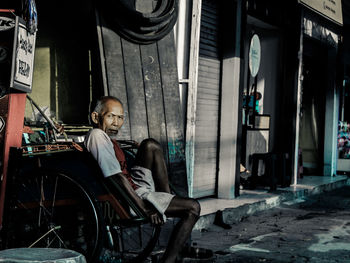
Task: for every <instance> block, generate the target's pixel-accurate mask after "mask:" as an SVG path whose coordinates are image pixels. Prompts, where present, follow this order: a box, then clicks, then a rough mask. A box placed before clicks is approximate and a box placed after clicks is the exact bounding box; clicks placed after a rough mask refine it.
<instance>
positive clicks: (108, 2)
mask: <svg viewBox="0 0 350 263" xmlns="http://www.w3.org/2000/svg"><path fill="white" fill-rule="evenodd" d="M99 9H100V10H101V12H102V14H103V17H104V18H105V20H106V21H107V22H108V24H109V25H110V26H111V27H112V29H115V30H116V31H117V33H118V34H119V35H120V36H122V37H123V38H125V39H127V40H128V41H131V42H133V43H136V44H151V43H154V42H156V41H158V40H160V39H162V38H163V37H165V36H166V35H167V34H168V33H169V32H170V31H171V30H172V29H173V27H174V25H175V23H176V21H177V17H178V0H158V2H157V5H156V7H155V9H154V11H152V12H151V13H142V12H139V11H137V10H136V7H135V1H130V0H104V1H99Z"/></svg>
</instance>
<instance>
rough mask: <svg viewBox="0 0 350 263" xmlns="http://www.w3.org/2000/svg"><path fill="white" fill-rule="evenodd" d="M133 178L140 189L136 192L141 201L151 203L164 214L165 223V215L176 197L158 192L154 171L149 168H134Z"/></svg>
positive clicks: (132, 169)
mask: <svg viewBox="0 0 350 263" xmlns="http://www.w3.org/2000/svg"><path fill="white" fill-rule="evenodd" d="M131 177H132V180H133V181H134V183H135V184H136V185H137V187H138V188H137V189H136V190H135V192H136V194H137V195H138V196H139V197H140V198H141V199H143V200H147V201H148V202H150V203H151V204H152V205H153V206H154V207H155V208H156V209H157V210H158V212H159V213H160V214H162V216H163V220H164V222H165V221H166V216H165V214H164V213H165V211H166V209H167V208H168V206H169V204H170V202H171V200H172V199H173V198H174V196H175V195H173V194H169V193H166V192H156V191H155V186H154V181H153V177H152V171H151V170H149V169H147V168H144V167H141V166H134V167H133V168H131Z"/></svg>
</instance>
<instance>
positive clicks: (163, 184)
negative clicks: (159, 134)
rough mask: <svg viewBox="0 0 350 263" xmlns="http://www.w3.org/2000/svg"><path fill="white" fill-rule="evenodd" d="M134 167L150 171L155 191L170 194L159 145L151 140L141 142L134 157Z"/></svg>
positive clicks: (165, 168)
mask: <svg viewBox="0 0 350 263" xmlns="http://www.w3.org/2000/svg"><path fill="white" fill-rule="evenodd" d="M135 165H138V166H141V167H145V168H147V169H149V170H151V171H152V176H153V180H154V185H155V187H156V191H158V192H166V193H170V188H169V178H168V172H167V167H166V163H165V160H164V155H163V151H162V148H161V146H160V144H159V143H158V142H157V141H156V140H153V139H147V140H144V141H142V143H141V145H140V147H139V149H138V151H137V155H136V160H135Z"/></svg>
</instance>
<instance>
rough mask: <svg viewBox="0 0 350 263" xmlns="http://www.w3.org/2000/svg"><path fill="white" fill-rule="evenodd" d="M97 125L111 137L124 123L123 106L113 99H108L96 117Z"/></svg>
mask: <svg viewBox="0 0 350 263" xmlns="http://www.w3.org/2000/svg"><path fill="white" fill-rule="evenodd" d="M98 120H99V121H98V127H99V128H100V129H101V130H103V131H104V132H105V133H107V134H108V135H109V136H111V137H113V136H116V135H117V134H118V130H119V129H120V128H121V127H122V125H123V123H124V109H123V106H122V105H121V104H120V103H119V102H118V101H115V100H108V101H107V102H106V103H105V105H104V109H103V110H102V112H101V114H99V118H98Z"/></svg>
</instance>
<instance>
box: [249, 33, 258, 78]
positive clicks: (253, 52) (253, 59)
mask: <svg viewBox="0 0 350 263" xmlns="http://www.w3.org/2000/svg"><path fill="white" fill-rule="evenodd" d="M260 58H261V45H260V39H259V37H258V35H257V34H254V35H253V37H252V39H251V40H250V47H249V69H250V74H251V75H252V77H253V78H254V77H255V76H256V75H257V74H258V71H259V67H260Z"/></svg>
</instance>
